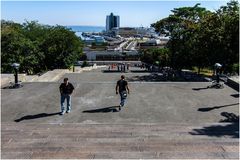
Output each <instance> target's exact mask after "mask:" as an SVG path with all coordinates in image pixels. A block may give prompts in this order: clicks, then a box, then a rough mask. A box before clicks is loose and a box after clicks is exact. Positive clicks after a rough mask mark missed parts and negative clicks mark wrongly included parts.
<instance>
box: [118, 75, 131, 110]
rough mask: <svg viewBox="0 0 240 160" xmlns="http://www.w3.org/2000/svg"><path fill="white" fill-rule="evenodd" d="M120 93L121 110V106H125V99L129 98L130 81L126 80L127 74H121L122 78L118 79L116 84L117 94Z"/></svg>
mask: <svg viewBox="0 0 240 160" xmlns="http://www.w3.org/2000/svg"><path fill="white" fill-rule="evenodd" d="M118 93H119V94H120V98H121V99H120V105H119V110H121V107H123V106H124V104H125V101H126V99H127V94H129V93H130V91H129V88H128V82H127V81H126V80H125V76H124V75H121V79H120V80H118V81H117V85H116V94H118Z"/></svg>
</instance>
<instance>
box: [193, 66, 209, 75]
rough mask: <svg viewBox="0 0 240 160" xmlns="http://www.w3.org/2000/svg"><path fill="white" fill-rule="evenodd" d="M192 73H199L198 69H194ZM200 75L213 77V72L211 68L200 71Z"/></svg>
mask: <svg viewBox="0 0 240 160" xmlns="http://www.w3.org/2000/svg"><path fill="white" fill-rule="evenodd" d="M191 71H192V72H196V73H198V68H197V67H193V69H192V70H191ZM200 74H202V75H204V76H212V75H213V70H212V69H209V68H203V69H201V70H200Z"/></svg>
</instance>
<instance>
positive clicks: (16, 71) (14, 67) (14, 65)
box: [11, 63, 22, 88]
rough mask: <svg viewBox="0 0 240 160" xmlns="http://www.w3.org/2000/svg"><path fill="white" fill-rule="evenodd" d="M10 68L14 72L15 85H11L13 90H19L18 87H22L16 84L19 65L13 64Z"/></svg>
mask: <svg viewBox="0 0 240 160" xmlns="http://www.w3.org/2000/svg"><path fill="white" fill-rule="evenodd" d="M11 66H12V67H13V69H14V71H15V72H14V77H15V84H14V85H13V88H20V87H22V85H21V84H20V83H19V82H18V69H19V67H20V64H18V63H13V64H12V65H11Z"/></svg>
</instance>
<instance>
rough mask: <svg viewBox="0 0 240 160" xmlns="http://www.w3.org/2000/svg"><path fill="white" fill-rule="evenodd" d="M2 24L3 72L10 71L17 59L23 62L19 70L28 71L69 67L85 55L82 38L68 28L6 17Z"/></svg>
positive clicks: (31, 72)
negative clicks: (15, 20) (19, 22)
mask: <svg viewBox="0 0 240 160" xmlns="http://www.w3.org/2000/svg"><path fill="white" fill-rule="evenodd" d="M1 25H2V28H1V32H2V39H1V43H2V66H1V70H2V72H11V71H12V68H11V66H10V65H11V64H12V63H14V62H18V63H20V69H19V70H20V72H27V73H28V74H33V73H38V72H42V71H45V70H49V69H55V68H70V67H71V66H72V65H73V64H74V63H75V62H76V61H77V60H78V59H79V58H80V57H81V56H83V53H82V47H83V44H82V42H81V40H80V39H79V38H78V37H77V36H76V35H75V34H74V32H72V31H70V30H68V29H66V28H65V27H62V26H46V25H41V24H39V23H37V22H35V21H33V22H25V23H23V24H22V25H20V24H17V23H14V22H9V21H4V20H2V21H1Z"/></svg>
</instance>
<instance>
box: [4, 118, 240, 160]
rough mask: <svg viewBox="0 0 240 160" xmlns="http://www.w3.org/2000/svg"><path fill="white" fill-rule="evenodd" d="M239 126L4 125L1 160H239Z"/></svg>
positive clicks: (230, 124)
mask: <svg viewBox="0 0 240 160" xmlns="http://www.w3.org/2000/svg"><path fill="white" fill-rule="evenodd" d="M238 130H239V127H238V123H214V124H212V123H209V124H203V125H192V124H182V123H172V124H169V123H156V124H155V123H154V124H143V123H135V124H83V123H38V124H36V123H21V122H19V123H12V122H11V123H9V122H3V123H2V133H1V134H2V136H1V139H2V144H1V148H2V149H1V154H2V155H1V158H3V159H5V158H7V159H25V158H27V159H34V158H38V159H45V158H47V159H50V158H51V159H52V158H55V159H66V158H72V159H73V158H76V159H80V158H84V159H99V158H100V159H111V158H113V159H121V158H129V159H130V158H135V159H140V158H141V159H147V158H155V159H160V158H161V159H162V158H190V159H216V158H218V159H238V158H239V132H238Z"/></svg>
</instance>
